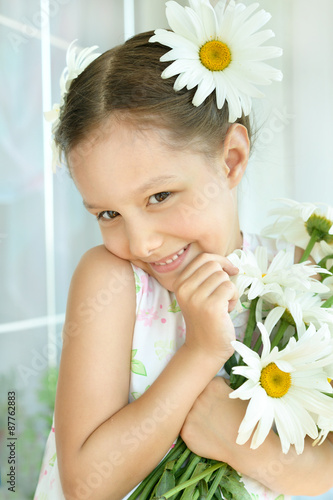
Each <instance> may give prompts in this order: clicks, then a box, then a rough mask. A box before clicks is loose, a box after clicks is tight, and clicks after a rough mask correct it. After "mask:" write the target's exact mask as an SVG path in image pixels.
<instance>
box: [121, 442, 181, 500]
mask: <svg viewBox="0 0 333 500" xmlns="http://www.w3.org/2000/svg"><path fill="white" fill-rule="evenodd" d="M184 448H186V444H185V443H184V441H183V440H182V438H181V437H179V438H178V439H177V442H176V444H175V446H174V447H173V448H172V449H171V450H170V451H169V453H168V454H167V455H166V456H165V457H164V458H163V460H162V461H161V462H160V463H159V464H158V465H157V467H155V469H154V470H153V471H152V472H151V473H150V474H149V475H148V476H147V477H146V478H145V479H144V480H143V481H142V482H141V483H140V484H139V486H138V487H137V488H136V490H135V491H133V493H132V494H131V496H130V497H128V500H136V498H137V497H138V496H139V495H140V494H141V496H140V500H146V499H147V498H148V496H149V494H150V493H151V491H152V489H153V487H154V486H155V484H156V482H157V480H158V479H159V477H160V476H161V475H162V473H163V470H164V466H165V464H166V463H167V462H170V461H171V460H174V459H176V458H177V457H178V456H179V455H180V454H181V453H182V452H183V451H184Z"/></svg>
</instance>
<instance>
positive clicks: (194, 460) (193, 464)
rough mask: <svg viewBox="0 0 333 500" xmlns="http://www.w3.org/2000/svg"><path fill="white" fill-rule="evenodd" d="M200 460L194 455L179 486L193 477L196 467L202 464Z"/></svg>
mask: <svg viewBox="0 0 333 500" xmlns="http://www.w3.org/2000/svg"><path fill="white" fill-rule="evenodd" d="M200 460H201V457H199V455H196V454H195V453H192V458H191V459H190V462H189V464H188V466H187V467H186V470H185V472H184V473H183V474H182V475H181V476H180V478H179V479H178V481H177V483H178V484H180V483H182V482H183V481H187V479H188V478H189V477H190V476H191V474H192V472H193V471H194V469H195V467H196V465H197V464H198V463H199V462H200ZM140 500H141V499H140Z"/></svg>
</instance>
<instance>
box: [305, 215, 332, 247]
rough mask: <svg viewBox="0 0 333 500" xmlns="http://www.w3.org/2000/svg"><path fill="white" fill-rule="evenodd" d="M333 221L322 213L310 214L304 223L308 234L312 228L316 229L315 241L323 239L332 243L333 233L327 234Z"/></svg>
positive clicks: (310, 233)
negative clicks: (316, 236)
mask: <svg viewBox="0 0 333 500" xmlns="http://www.w3.org/2000/svg"><path fill="white" fill-rule="evenodd" d="M332 224H333V221H331V220H329V219H327V218H326V217H324V216H323V215H317V214H312V215H311V216H310V217H309V218H308V220H307V221H306V223H305V227H306V230H307V232H308V233H309V235H310V236H312V232H313V230H314V229H316V230H317V231H318V233H319V234H318V238H317V241H321V240H324V241H326V243H328V244H329V245H330V244H331V243H333V235H331V234H328V231H329V230H330V228H331V226H332Z"/></svg>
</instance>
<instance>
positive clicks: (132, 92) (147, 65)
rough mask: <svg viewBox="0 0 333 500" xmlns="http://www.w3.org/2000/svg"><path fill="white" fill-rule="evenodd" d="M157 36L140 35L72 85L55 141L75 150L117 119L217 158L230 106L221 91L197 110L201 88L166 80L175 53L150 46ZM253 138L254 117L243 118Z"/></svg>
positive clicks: (104, 57)
mask: <svg viewBox="0 0 333 500" xmlns="http://www.w3.org/2000/svg"><path fill="white" fill-rule="evenodd" d="M152 35H153V32H146V33H140V34H138V35H135V36H134V37H132V38H130V39H129V40H127V41H126V42H125V43H124V44H123V45H119V46H117V47H114V48H113V49H111V50H108V51H107V52H105V53H104V54H102V55H101V56H100V57H98V58H97V59H96V60H95V61H93V62H92V63H91V64H90V65H89V66H88V67H87V68H86V69H85V70H84V71H83V72H82V73H81V75H79V76H78V77H77V78H76V79H75V80H74V81H73V82H72V84H71V86H70V89H69V92H68V94H67V95H66V98H65V102H64V105H63V107H62V109H61V113H60V124H59V127H58V129H57V131H56V134H55V141H56V143H57V145H58V146H60V148H61V150H62V151H63V152H64V153H65V156H66V157H67V156H68V153H69V152H70V150H71V149H72V148H73V147H74V146H77V145H78V144H79V143H80V142H83V141H84V140H85V139H87V138H88V137H89V134H90V133H91V132H93V131H94V130H97V129H98V128H99V127H100V126H101V125H102V124H103V123H105V121H106V120H107V119H108V118H109V117H110V115H111V114H113V115H115V116H116V117H117V118H120V119H125V120H129V121H130V122H132V123H134V124H135V125H136V126H139V127H146V126H148V127H149V126H153V127H157V129H161V128H162V129H166V130H167V132H168V138H169V140H170V142H171V143H172V144H173V146H174V147H184V145H187V144H189V142H190V143H194V144H195V145H196V146H197V147H198V148H199V150H200V151H202V152H204V153H207V154H209V155H214V153H215V152H216V151H217V150H218V148H219V146H220V145H221V144H222V143H223V141H224V138H225V134H226V132H227V130H228V128H229V125H230V123H228V114H229V111H228V105H227V103H225V104H224V106H223V108H222V109H220V110H219V109H217V106H216V97H215V91H214V92H213V93H212V94H210V95H209V96H208V97H207V98H206V100H205V101H204V103H203V104H201V105H200V106H198V107H195V106H193V104H192V99H193V96H194V93H195V91H196V88H194V89H192V90H187V89H186V88H184V89H182V90H180V91H177V92H176V91H175V90H174V89H173V84H174V81H175V78H176V77H173V78H168V79H162V78H161V73H162V71H163V70H164V69H165V67H166V66H168V65H169V64H170V63H169V62H167V63H165V62H161V61H160V57H161V56H162V55H163V54H165V53H166V52H167V51H168V50H169V49H168V48H167V47H165V46H164V45H160V44H159V43H150V42H149V38H150V37H151V36H152ZM237 123H241V124H243V125H244V126H245V127H246V128H247V130H248V133H249V137H250V136H251V131H250V121H249V117H244V116H243V117H241V118H240V119H238V120H237Z"/></svg>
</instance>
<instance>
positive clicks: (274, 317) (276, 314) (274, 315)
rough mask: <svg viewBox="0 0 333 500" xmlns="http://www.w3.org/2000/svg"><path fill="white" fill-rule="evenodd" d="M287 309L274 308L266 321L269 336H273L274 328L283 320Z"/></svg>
mask: <svg viewBox="0 0 333 500" xmlns="http://www.w3.org/2000/svg"><path fill="white" fill-rule="evenodd" d="M285 310H286V309H285V307H280V306H278V307H274V309H272V310H271V311H270V312H269V313H268V315H267V317H266V319H265V328H266V330H267V333H268V335H270V334H271V332H272V330H273V328H274V326H275V325H276V324H277V323H278V321H279V320H280V319H281V316H282V315H283V313H284V311H285Z"/></svg>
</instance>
